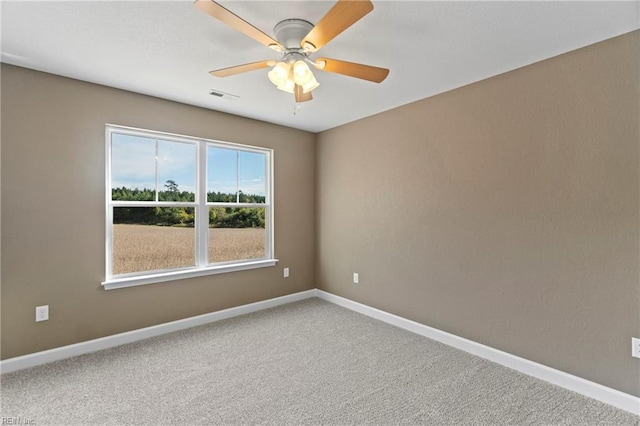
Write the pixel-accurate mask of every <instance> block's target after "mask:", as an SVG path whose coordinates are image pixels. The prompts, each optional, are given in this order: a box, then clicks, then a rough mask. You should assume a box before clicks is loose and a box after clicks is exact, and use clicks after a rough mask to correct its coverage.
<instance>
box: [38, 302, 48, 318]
mask: <svg viewBox="0 0 640 426" xmlns="http://www.w3.org/2000/svg"><path fill="white" fill-rule="evenodd" d="M47 320H49V305H44V306H36V322H40V321H47Z"/></svg>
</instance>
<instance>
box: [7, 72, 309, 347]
mask: <svg viewBox="0 0 640 426" xmlns="http://www.w3.org/2000/svg"><path fill="white" fill-rule="evenodd" d="M1 101H2V110H1V113H2V130H1V131H2V134H1V136H2V277H1V278H2V358H3V359H6V358H10V357H14V356H18V355H24V354H27V353H31V352H36V351H41V350H45V349H49V348H54V347H57V346H62V345H67V344H70V343H76V342H80V341H84V340H88V339H92V338H96V337H101V336H106V335H110V334H114V333H119V332H123V331H127V330H133V329H137V328H141V327H145V326H150V325H154V324H159V323H163V322H167V321H172V320H176V319H181V318H186V317H190V316H193V315H198V314H203V313H208V312H213V311H217V310H220V309H224V308H228V307H232V306H237V305H241V304H245V303H250V302H255V301H259V300H264V299H268V298H272V297H276V296H282V295H285V294H290V293H294V292H298V291H303V290H307V289H311V288H314V257H315V254H314V250H315V242H314V238H315V204H314V203H315V198H314V191H315V182H314V167H315V163H314V155H315V146H314V144H315V140H314V139H315V135H313V134H311V133H307V132H302V131H297V130H293V129H289V128H285V127H281V126H276V125H272V124H267V123H263V122H259V121H254V120H249V119H245V118H240V117H235V116H232V115H228V114H222V113H216V112H213V111H209V110H205V109H200V108H195V107H191V106H187V105H183V104H179V103H174V102H169V101H165V100H160V99H156V98H152V97H147V96H142V95H137V94H133V93H129V92H125V91H120V90H115V89H111V88H107V87H104V86H97V85H93V84H89V83H83V82H79V81H75V80H71V79H66V78H62V77H57V76H54V75H50V74H43V73H39V72H35V71H30V70H26V69H22V68H17V67H13V66H9V65H4V64H3V65H2V99H1ZM105 123H113V124H120V125H126V126H133V127H139V128H147V129H153V130H159V131H166V132H173V133H179V134H185V135H191V136H199V137H205V138H211V139H218V140H226V141H230V142H238V143H244V144H251V145H258V146H264V147H269V148H273V149H274V150H275V154H274V161H275V171H274V174H275V196H274V209H275V212H276V216H275V253H276V257H277V258H279V259H280V263H279V264H278V265H277V266H276V267H272V268H261V269H257V270H251V271H243V272H234V273H227V274H220V275H213V276H208V277H202V278H194V279H185V280H180V281H175V282H170V283H161V284H152V285H146V286H140V287H134V288H127V289H118V290H110V291H105V290H103V289H102V287H101V286H100V282H101V281H102V280H103V279H104V255H105V247H104V233H105V224H104V220H105V219H104V218H105V205H104V198H105V196H104V193H105V192H104V191H105V189H104V176H105V136H104V134H105ZM284 266H288V267H290V268H291V277H290V278H288V279H284V278H282V268H283V267H284ZM44 304H48V305H49V306H50V318H51V319H50V320H49V321H47V322H41V323H37V324H36V323H35V321H34V308H35V306H37V305H44Z"/></svg>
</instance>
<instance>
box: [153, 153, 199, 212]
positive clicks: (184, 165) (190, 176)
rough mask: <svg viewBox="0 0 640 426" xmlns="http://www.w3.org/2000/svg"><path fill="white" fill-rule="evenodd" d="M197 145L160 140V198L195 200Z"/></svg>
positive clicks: (160, 199) (167, 199)
mask: <svg viewBox="0 0 640 426" xmlns="http://www.w3.org/2000/svg"><path fill="white" fill-rule="evenodd" d="M195 199H196V146H195V145H194V144H190V143H180V142H169V141H163V140H159V141H158V200H159V201H195Z"/></svg>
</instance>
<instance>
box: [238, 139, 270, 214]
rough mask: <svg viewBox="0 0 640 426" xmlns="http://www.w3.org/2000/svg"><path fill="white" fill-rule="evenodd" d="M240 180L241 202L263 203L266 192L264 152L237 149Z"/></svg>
mask: <svg viewBox="0 0 640 426" xmlns="http://www.w3.org/2000/svg"><path fill="white" fill-rule="evenodd" d="M239 156H240V159H239V161H240V173H239V176H240V181H239V182H238V188H239V195H240V202H241V203H264V202H265V194H266V186H265V185H266V181H265V168H266V163H265V159H266V156H265V154H259V153H256V152H246V151H239Z"/></svg>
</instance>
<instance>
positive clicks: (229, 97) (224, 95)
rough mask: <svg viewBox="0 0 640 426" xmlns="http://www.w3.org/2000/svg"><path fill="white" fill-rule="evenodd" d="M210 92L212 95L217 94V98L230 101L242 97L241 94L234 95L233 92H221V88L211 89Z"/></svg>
mask: <svg viewBox="0 0 640 426" xmlns="http://www.w3.org/2000/svg"><path fill="white" fill-rule="evenodd" d="M209 94H210V95H211V96H215V97H216V98H222V99H226V100H228V101H237V100H238V99H240V96H238V95H232V94H231V93H225V92H221V91H220V90H213V89H211V91H209Z"/></svg>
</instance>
